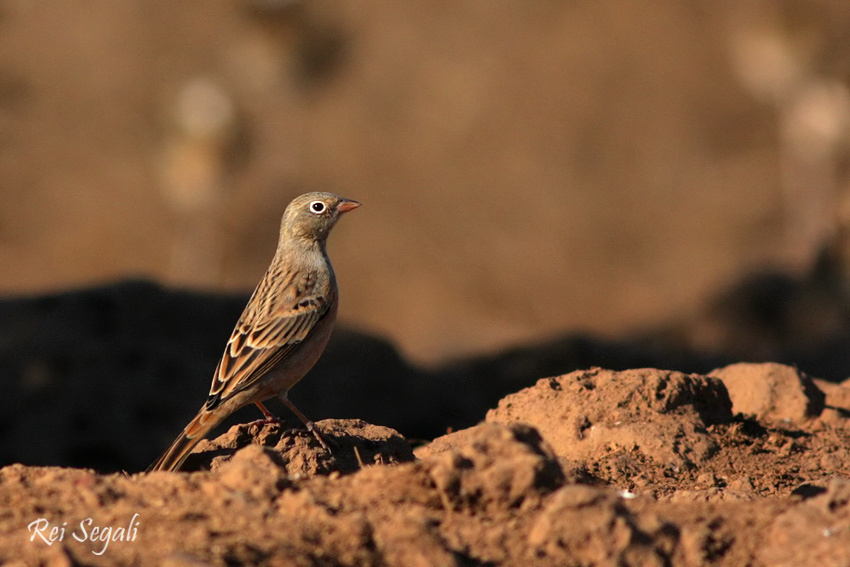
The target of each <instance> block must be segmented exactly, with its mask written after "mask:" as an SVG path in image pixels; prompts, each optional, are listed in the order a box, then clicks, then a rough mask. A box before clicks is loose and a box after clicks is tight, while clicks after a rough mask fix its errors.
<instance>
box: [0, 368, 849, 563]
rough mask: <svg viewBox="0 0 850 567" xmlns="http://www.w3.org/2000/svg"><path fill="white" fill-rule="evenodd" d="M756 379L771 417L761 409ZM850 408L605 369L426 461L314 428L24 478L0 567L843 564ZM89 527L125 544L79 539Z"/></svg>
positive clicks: (779, 379) (759, 371)
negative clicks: (156, 460) (114, 467)
mask: <svg viewBox="0 0 850 567" xmlns="http://www.w3.org/2000/svg"><path fill="white" fill-rule="evenodd" d="M744 376H745V377H746V380H747V382H748V383H749V384H750V388H749V390H751V391H756V392H760V396H763V397H766V398H767V399H769V400H770V403H769V404H763V405H761V406H757V407H756V406H753V405H752V403H751V400H748V389H744V388H742V387H741V382H740V381H741V379H742V377H744ZM725 382H728V383H729V387H728V388H727V387H726V386H725V385H724V383H725ZM821 387H822V388H823V390H825V394H826V395H825V399H824V395H823V391H822V390H821V389H820V388H821ZM727 392H728V393H727ZM848 400H850V384H844V385H837V384H828V383H824V382H821V381H818V380H814V381H813V380H811V379H809V378H808V377H806V376H805V375H803V374H802V373H799V372H797V371H796V370H794V369H792V368H789V367H783V366H780V365H775V364H765V365H757V364H752V365H735V366H732V367H727V368H724V369H721V370H719V371H717V372H715V373H713V376H702V375H695V374H683V373H679V372H674V371H666V370H654V369H641V370H628V371H624V372H614V371H609V370H602V369H598V368H594V369H591V370H585V371H577V372H573V373H571V374H567V375H563V376H559V377H554V378H546V379H541V380H539V381H538V382H537V383H536V384H535V385H533V386H531V387H529V388H526V389H523V390H521V391H518V392H516V393H514V394H511V395H508V396H506V397H505V398H504V399H502V400H501V401H500V402H499V404H498V407H496V408H493V409H492V410H491V411H490V412H488V413H487V416H486V420H485V421H484V422H482V423H480V424H479V425H476V426H474V427H471V428H468V429H464V430H461V431H457V432H454V433H451V434H448V435H445V436H442V437H439V438H437V439H435V440H434V441H433V442H431V443H428V444H425V445H423V446H420V447H419V448H418V449H416V451H415V457H414V455H413V453H411V451H410V447H409V446H408V444H407V443H406V442H405V441H404V439H403V437H402V436H401V435H400V434H399V433H397V432H396V431H393V430H391V429H388V428H385V427H379V426H373V425H369V424H367V423H364V422H362V421H358V420H325V421H321V422H320V423H319V426H320V428H321V429H322V431H323V432H324V433H325V435H326V436H327V437H328V438H329V440H330V442H331V444H332V452H331V453H330V454H328V453H325V452H324V451H322V450H321V449H320V448H319V447H318V445H317V444H316V442H315V441H314V440H313V439H312V438H311V437H310V436H309V435H308V434H307V433H306V432H305V431H303V430H283V429H282V428H281V426H279V425H277V424H260V423H252V424H247V425H238V426H234V427H233V428H231V429H230V430H229V431H228V432H227V433H225V434H224V435H222V436H221V437H219V438H218V439H215V440H211V441H208V442H206V443H204V444H203V445H202V446H201V447H200V448H199V451H198V452H197V453H196V455H195V456H194V457H193V459H192V461H190V462H189V465H188V467H189V468H190V469H197V471H196V472H189V473H153V474H146V473H140V474H134V475H127V474H98V473H95V472H94V471H91V470H82V469H71V468H58V467H29V466H23V465H11V466H7V467H5V468H3V469H1V470H0V501H2V507H0V510H2V512H0V533H2V534H3V535H2V536H0V549H2V551H0V559H2V560H4V561H9V562H10V564H21V565H24V564H26V565H34V564H48V565H73V564H85V565H114V564H146V565H147V564H161V565H206V564H210V565H236V564H260V565H317V564H318V565H404V566H410V565H413V566H418V565H422V566H428V565H529V564H535V565H635V566H637V565H745V564H746V565H771V566H775V565H789V566H791V565H793V566H806V565H818V566H822V565H846V564H847V563H848V562H850V458H849V457H850V455H848V449H847V448H848V446H850V421H848V419H847V417H848V415H850V405H848V403H847V402H848ZM739 404H741V405H742V407H747V408H749V409H747V410H745V411H746V412H747V413H745V414H742V413H740V412H739V411H738V406H739ZM747 404H750V405H747ZM136 514H138V515H137V516H134V515H136ZM40 518H44V519H45V520H46V522H48V523H49V526H51V527H57V528H60V529H61V528H63V527H64V529H65V531H64V537H63V538H62V541H57V542H55V543H54V544H53V545H47V544H46V543H45V542H44V541H43V539H42V538H41V536H40V535H35V540H34V541H31V538H32V536H33V534H32V533H31V531H29V530H28V526H29V525H31V523H32V522H35V521H37V520H39V519H40ZM88 518H91V520H92V521H91V524H88V523H83V524H82V527H81V524H80V522H81V521H82V522H85V521H86V520H87V519H88ZM134 518H135V519H134ZM92 526H101V527H112V528H113V531H112V535H113V537H114V536H117V535H118V534H119V533H120V535H122V536H124V537H123V539H124V541H122V540H120V539H119V540H117V541H110V542H109V544H108V546H107V545H106V543H105V542H104V541H101V540H97V541H94V542H92V541H84V542H79V541H76V540H75V539H74V537H73V535H74V534H76V535H77V536H80V535H82V534H83V532H82V531H81V530H82V529H83V528H86V532H85V533H86V534H87V535H89V536H91V532H92V530H91V527H92ZM121 527H123V528H124V531H122V532H119V531H118V529H119V528H121ZM61 533H62V532H61V531H59V530H57V532H56V536H57V538H58V537H59V535H60V534H61ZM40 534H41V535H43V536H45V537H46V538H47V537H48V536H49V531H48V529H43V530H42V531H41V532H40ZM130 536H135V538H134V540H132V541H126V540H127V539H128V538H130ZM98 537H100V535H98ZM104 547H105V548H106V549H105V550H104V551H103V554H102V555H96V554H95V553H94V552H99V551H101V550H103V549H104ZM13 561H17V562H18V563H12V562H13Z"/></svg>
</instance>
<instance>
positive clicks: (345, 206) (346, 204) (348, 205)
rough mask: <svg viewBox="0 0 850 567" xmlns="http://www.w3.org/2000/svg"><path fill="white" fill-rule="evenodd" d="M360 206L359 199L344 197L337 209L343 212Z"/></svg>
mask: <svg viewBox="0 0 850 567" xmlns="http://www.w3.org/2000/svg"><path fill="white" fill-rule="evenodd" d="M359 206H360V203H358V202H357V201H352V200H351V199H343V200H342V201H340V202H339V204H338V205H337V206H336V210H338V211H339V212H341V213H347V212H348V211H353V210H354V209H356V208H357V207H359Z"/></svg>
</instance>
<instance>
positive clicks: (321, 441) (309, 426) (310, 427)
mask: <svg viewBox="0 0 850 567" xmlns="http://www.w3.org/2000/svg"><path fill="white" fill-rule="evenodd" d="M278 398H280V401H282V402H283V403H284V405H285V406H286V407H288V408H289V409H290V411H291V412H292V413H294V414H295V415H297V416H298V419H300V420H301V421H302V422H303V423H304V425H305V426H306V427H307V431H309V432H310V433H312V434H313V437H315V438H316V441H318V442H319V445H321V446H322V448H323V449H324V450H325V451H328V452H330V449H329V448H328V444H327V443H326V442H325V440H324V438H322V434H321V433H319V430H318V428H317V427H316V424H315V423H313V422H312V421H310V420H309V419H307V416H306V415H304V414H303V413H301V410H299V409H298V408H297V407H295V404H293V403H292V402H290V401H289V398H288V397H287V396H286V394H281V395H279V396H278Z"/></svg>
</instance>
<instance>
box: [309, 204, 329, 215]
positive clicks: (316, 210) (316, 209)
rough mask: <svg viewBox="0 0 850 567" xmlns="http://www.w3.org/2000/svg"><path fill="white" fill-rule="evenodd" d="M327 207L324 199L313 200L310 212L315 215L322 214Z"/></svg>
mask: <svg viewBox="0 0 850 567" xmlns="http://www.w3.org/2000/svg"><path fill="white" fill-rule="evenodd" d="M325 209H327V205H325V204H324V203H323V202H322V201H313V202H312V203H310V212H311V213H313V214H314V215H320V214H322V213H324V212H325Z"/></svg>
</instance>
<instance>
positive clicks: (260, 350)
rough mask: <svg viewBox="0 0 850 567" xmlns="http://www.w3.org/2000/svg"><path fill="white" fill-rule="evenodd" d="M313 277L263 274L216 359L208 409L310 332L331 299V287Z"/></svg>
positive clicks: (260, 373) (242, 386) (258, 374)
mask: <svg viewBox="0 0 850 567" xmlns="http://www.w3.org/2000/svg"><path fill="white" fill-rule="evenodd" d="M278 278H280V279H278ZM315 281H316V278H315V277H312V276H310V277H302V278H301V280H300V281H294V278H293V277H291V276H290V277H288V278H287V275H286V274H283V275H282V274H270V275H269V276H267V277H266V278H264V280H263V281H262V282H261V283H260V285H259V286H258V287H257V289H256V291H254V295H253V296H252V297H251V300H250V301H249V302H248V306H247V307H246V308H245V311H244V312H243V313H242V317H240V319H239V322H238V323H237V324H236V328H235V329H234V330H233V333H232V334H231V336H230V340H229V341H228V343H227V348H225V350H224V355H223V356H222V358H221V361H219V363H218V367H217V368H216V371H215V375H214V376H213V383H212V387H211V388H210V397H209V398H208V400H207V408H208V409H211V408H212V407H215V406H216V405H217V404H218V403H220V401H221V400H223V399H226V398H227V397H228V396H230V395H232V394H233V393H234V392H238V391H240V390H243V389H245V388H247V387H249V386H251V385H252V384H254V383H255V382H256V381H257V380H259V379H260V378H261V377H262V376H263V375H264V374H265V373H266V372H268V371H269V370H271V369H272V368H273V367H274V366H275V365H276V364H277V363H278V362H279V361H280V360H281V359H283V358H284V357H285V356H287V355H288V354H289V353H290V352H291V351H292V349H294V348H295V347H296V345H298V344H299V343H300V342H302V341H303V340H305V339H306V338H307V337H308V336H309V334H310V332H311V331H312V330H313V328H314V327H315V326H316V323H318V322H319V320H320V319H321V318H322V317H323V316H324V315H325V314H326V313H327V312H328V306H329V305H330V300H331V298H330V297H329V295H330V293H331V289H330V287H329V286H316V285H315ZM275 288H276V289H275Z"/></svg>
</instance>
